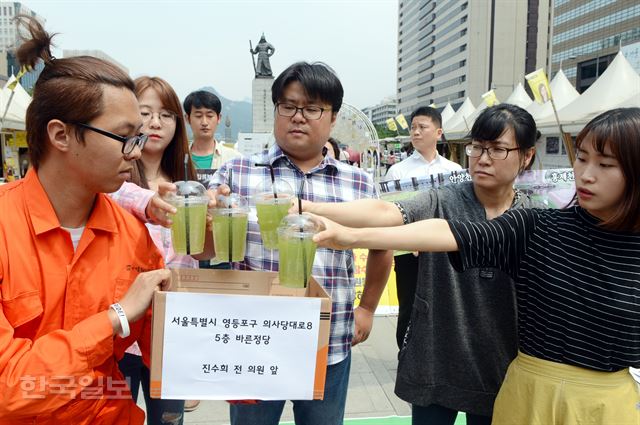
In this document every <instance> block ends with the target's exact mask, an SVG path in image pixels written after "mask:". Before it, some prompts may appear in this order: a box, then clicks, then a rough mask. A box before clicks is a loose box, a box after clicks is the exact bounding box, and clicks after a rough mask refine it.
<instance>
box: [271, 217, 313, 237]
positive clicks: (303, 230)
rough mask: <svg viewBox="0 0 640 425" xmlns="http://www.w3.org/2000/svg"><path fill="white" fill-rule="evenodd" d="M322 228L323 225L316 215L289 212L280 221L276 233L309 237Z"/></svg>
mask: <svg viewBox="0 0 640 425" xmlns="http://www.w3.org/2000/svg"><path fill="white" fill-rule="evenodd" d="M323 228H324V225H323V224H322V222H321V221H320V220H318V219H317V218H316V217H312V216H310V215H308V214H306V213H302V214H289V215H287V216H285V218H283V219H282V221H281V222H280V226H278V233H280V234H282V235H287V236H306V237H311V236H313V235H315V234H316V233H318V232H319V231H321V230H322V229H323Z"/></svg>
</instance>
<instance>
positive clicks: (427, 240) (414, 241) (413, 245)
mask: <svg viewBox="0 0 640 425" xmlns="http://www.w3.org/2000/svg"><path fill="white" fill-rule="evenodd" d="M319 218H320V220H321V221H322V222H323V223H324V225H325V227H326V229H325V230H323V231H321V232H320V233H318V234H317V235H315V236H314V238H313V240H314V241H315V242H316V243H317V244H318V245H319V246H322V247H326V248H333V249H351V248H367V249H394V250H400V251H423V252H449V251H457V250H458V244H457V242H456V240H455V238H454V236H453V233H452V232H451V228H450V227H449V224H448V223H447V221H446V220H442V219H430V220H423V221H418V222H415V223H411V224H407V225H405V226H396V227H380V228H371V227H367V228H361V229H354V228H350V227H345V226H342V225H340V224H337V223H335V222H333V221H331V220H329V219H327V218H325V217H319Z"/></svg>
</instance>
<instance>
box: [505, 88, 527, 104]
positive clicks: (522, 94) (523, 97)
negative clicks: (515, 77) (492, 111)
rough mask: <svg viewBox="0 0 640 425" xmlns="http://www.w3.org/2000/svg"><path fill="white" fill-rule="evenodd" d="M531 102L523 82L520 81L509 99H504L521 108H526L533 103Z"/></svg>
mask: <svg viewBox="0 0 640 425" xmlns="http://www.w3.org/2000/svg"><path fill="white" fill-rule="evenodd" d="M531 102H532V101H531V98H530V97H529V95H528V94H527V92H526V91H525V89H524V87H522V83H518V85H517V86H516V88H515V89H513V92H512V93H511V94H510V95H509V97H508V98H507V100H505V101H504V103H510V104H511V105H516V106H519V107H521V108H526V107H527V106H529V105H531Z"/></svg>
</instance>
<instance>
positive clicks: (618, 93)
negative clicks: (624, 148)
mask: <svg viewBox="0 0 640 425" xmlns="http://www.w3.org/2000/svg"><path fill="white" fill-rule="evenodd" d="M636 98H637V99H638V103H640V75H638V74H637V73H636V72H635V70H634V69H633V67H632V66H631V65H630V64H629V62H628V61H627V60H626V59H625V57H624V55H623V54H622V53H618V54H617V55H616V57H615V59H614V60H613V62H611V64H610V65H609V67H608V68H607V70H606V71H605V72H604V73H603V74H602V75H601V76H600V78H598V79H597V80H596V81H595V82H594V83H593V85H591V87H589V88H588V89H587V90H586V91H585V92H584V93H582V95H580V97H578V98H577V99H575V100H574V101H573V102H571V103H569V104H568V105H567V106H565V107H564V108H562V109H559V110H558V116H559V118H560V122H561V123H562V124H563V125H572V124H579V125H582V124H585V123H587V122H588V121H589V120H590V119H592V118H593V117H595V116H596V115H598V114H600V113H602V112H604V111H607V110H609V109H613V108H617V107H619V106H621V105H622V104H629V102H630V103H631V104H633V102H634V99H636ZM554 124H555V119H554V116H553V114H551V115H549V116H546V117H541V118H540V119H539V120H538V127H545V126H552V125H554Z"/></svg>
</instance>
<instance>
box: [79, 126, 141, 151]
mask: <svg viewBox="0 0 640 425" xmlns="http://www.w3.org/2000/svg"><path fill="white" fill-rule="evenodd" d="M75 125H77V126H78V127H82V128H86V129H87V130H91V131H94V132H96V133H98V134H102V135H103V136H107V137H109V138H111V139H113V140H117V141H118V142H120V143H122V153H123V154H124V155H129V154H130V153H131V152H133V150H134V149H135V148H136V146H137V147H139V148H140V150H142V149H144V144H145V143H147V139H148V137H147V135H146V134H142V133H140V134H138V135H137V136H131V137H123V136H118V135H117V134H113V133H111V132H109V131H107V130H103V129H101V128H97V127H92V126H90V125H89V124H83V123H75Z"/></svg>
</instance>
